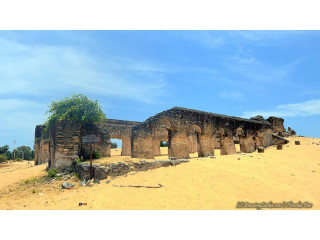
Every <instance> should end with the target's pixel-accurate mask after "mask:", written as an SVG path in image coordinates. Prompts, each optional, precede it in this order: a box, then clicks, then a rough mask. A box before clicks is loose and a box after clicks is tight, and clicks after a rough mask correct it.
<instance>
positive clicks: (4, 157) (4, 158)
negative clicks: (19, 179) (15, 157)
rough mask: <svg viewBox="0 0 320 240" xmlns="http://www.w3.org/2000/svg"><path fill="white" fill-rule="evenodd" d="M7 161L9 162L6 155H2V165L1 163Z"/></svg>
mask: <svg viewBox="0 0 320 240" xmlns="http://www.w3.org/2000/svg"><path fill="white" fill-rule="evenodd" d="M6 161H7V158H6V155H4V154H1V155H0V163H1V162H6Z"/></svg>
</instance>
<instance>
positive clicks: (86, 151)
mask: <svg viewBox="0 0 320 240" xmlns="http://www.w3.org/2000/svg"><path fill="white" fill-rule="evenodd" d="M87 135H97V136H100V139H101V142H100V143H94V144H92V148H93V150H94V151H97V152H99V153H100V155H101V157H110V149H111V142H110V134H109V132H108V131H107V130H106V129H105V128H104V126H103V125H102V124H86V125H83V126H81V138H82V137H83V136H87ZM80 155H81V156H83V157H84V158H89V157H90V144H88V143H85V144H83V143H82V141H81V150H80Z"/></svg>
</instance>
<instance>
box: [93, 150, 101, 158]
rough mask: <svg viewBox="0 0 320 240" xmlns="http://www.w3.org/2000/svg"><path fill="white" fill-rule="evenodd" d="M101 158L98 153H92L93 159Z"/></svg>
mask: <svg viewBox="0 0 320 240" xmlns="http://www.w3.org/2000/svg"><path fill="white" fill-rule="evenodd" d="M100 157H101V154H100V153H99V152H98V151H93V152H92V159H99V158H100Z"/></svg>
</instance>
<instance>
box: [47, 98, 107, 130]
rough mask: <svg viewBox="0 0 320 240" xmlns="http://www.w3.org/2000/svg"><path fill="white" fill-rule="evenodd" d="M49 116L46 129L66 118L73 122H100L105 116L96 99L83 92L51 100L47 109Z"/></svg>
mask: <svg viewBox="0 0 320 240" xmlns="http://www.w3.org/2000/svg"><path fill="white" fill-rule="evenodd" d="M47 114H49V117H48V119H47V122H46V124H45V125H46V126H47V127H46V130H47V129H50V127H51V126H52V124H53V123H54V122H55V121H56V120H58V121H60V120H68V121H70V122H74V123H80V124H87V123H95V122H102V121H103V120H104V119H105V118H106V116H105V114H104V113H103V112H102V110H101V106H100V105H99V103H98V101H97V100H96V101H93V100H90V99H88V98H87V96H85V95H83V94H77V95H72V97H71V98H67V97H66V98H64V99H62V100H59V101H52V102H51V104H50V105H49V110H48V111H47Z"/></svg>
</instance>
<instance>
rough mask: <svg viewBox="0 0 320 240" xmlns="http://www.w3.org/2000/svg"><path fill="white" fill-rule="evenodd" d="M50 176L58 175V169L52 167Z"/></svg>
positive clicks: (49, 172)
mask: <svg viewBox="0 0 320 240" xmlns="http://www.w3.org/2000/svg"><path fill="white" fill-rule="evenodd" d="M48 176H49V177H51V178H52V177H56V176H57V169H55V168H51V169H50V170H49V171H48Z"/></svg>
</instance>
